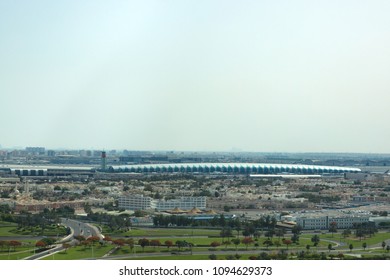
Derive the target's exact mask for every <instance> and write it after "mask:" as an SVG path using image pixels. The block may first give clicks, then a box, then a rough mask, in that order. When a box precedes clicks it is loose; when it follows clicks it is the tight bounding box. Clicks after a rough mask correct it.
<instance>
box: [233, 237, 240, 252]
mask: <svg viewBox="0 0 390 280" xmlns="http://www.w3.org/2000/svg"><path fill="white" fill-rule="evenodd" d="M232 242H233V244H234V245H235V246H236V251H237V246H238V245H240V243H241V240H240V239H239V238H234V239H232Z"/></svg>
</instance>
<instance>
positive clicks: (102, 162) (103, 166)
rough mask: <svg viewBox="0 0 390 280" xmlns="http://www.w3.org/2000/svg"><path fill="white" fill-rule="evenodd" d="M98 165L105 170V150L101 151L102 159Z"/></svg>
mask: <svg viewBox="0 0 390 280" xmlns="http://www.w3.org/2000/svg"><path fill="white" fill-rule="evenodd" d="M100 167H101V169H102V170H103V171H105V170H106V152H105V151H102V161H101V166H100Z"/></svg>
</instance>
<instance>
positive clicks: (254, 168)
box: [109, 163, 361, 174]
mask: <svg viewBox="0 0 390 280" xmlns="http://www.w3.org/2000/svg"><path fill="white" fill-rule="evenodd" d="M109 171H111V172H135V173H178V172H180V173H236V174H324V173H345V172H361V170H360V169H359V168H352V167H340V166H323V165H304V164H271V163H177V164H169V163H163V164H136V165H120V166H110V167H109Z"/></svg>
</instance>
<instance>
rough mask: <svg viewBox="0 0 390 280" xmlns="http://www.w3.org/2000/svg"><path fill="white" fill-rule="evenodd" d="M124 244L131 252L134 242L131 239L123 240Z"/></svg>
mask: <svg viewBox="0 0 390 280" xmlns="http://www.w3.org/2000/svg"><path fill="white" fill-rule="evenodd" d="M125 243H126V244H127V245H128V246H129V247H130V250H131V251H133V249H134V246H135V241H134V239H133V238H129V239H126V240H125Z"/></svg>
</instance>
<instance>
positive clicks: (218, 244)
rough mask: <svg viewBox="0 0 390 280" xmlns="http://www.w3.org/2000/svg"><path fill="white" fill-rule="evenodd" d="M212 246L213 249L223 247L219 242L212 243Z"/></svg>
mask: <svg viewBox="0 0 390 280" xmlns="http://www.w3.org/2000/svg"><path fill="white" fill-rule="evenodd" d="M210 246H211V247H213V248H216V247H219V246H221V243H219V242H218V241H213V242H211V243H210Z"/></svg>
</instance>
